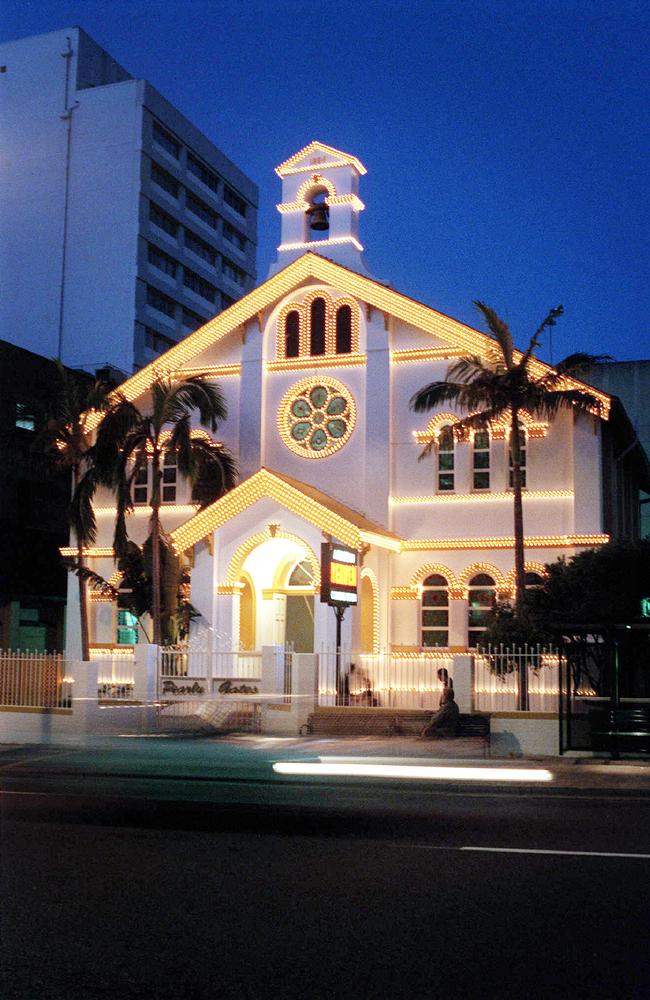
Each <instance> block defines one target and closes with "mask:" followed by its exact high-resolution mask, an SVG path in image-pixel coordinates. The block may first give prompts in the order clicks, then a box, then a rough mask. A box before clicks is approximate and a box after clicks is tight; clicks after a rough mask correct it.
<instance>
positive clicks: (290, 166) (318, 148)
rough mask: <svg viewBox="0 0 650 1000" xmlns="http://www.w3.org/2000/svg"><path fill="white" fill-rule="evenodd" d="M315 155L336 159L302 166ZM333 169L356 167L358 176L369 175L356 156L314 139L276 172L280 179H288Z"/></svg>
mask: <svg viewBox="0 0 650 1000" xmlns="http://www.w3.org/2000/svg"><path fill="white" fill-rule="evenodd" d="M315 153H327V154H328V155H329V156H332V157H333V158H334V159H333V161H332V162H329V163H328V162H325V163H304V164H302V165H299V164H300V161H301V160H304V159H305V157H307V156H313V155H314V154H315ZM332 167H354V169H355V170H356V171H357V173H358V174H361V175H363V174H367V173H368V171H367V170H366V168H365V167H364V165H363V163H362V162H361V160H358V159H357V158H356V156H351V155H350V153H344V152H343V151H342V150H341V149H336V148H335V147H334V146H328V145H326V143H324V142H318V140H317V139H314V140H313V141H312V142H310V143H308V144H307V145H306V146H304V147H303V148H302V149H300V150H298V152H297V153H294V154H293V156H290V157H289V159H288V160H284V162H283V163H280V164H279V165H278V166H277V167H276V168H275V172H276V174H277V175H278V177H286V176H288V175H289V174H301V173H304V172H305V171H307V170H308V171H310V172H315V171H317V170H327V169H328V168H329V169H331V168H332Z"/></svg>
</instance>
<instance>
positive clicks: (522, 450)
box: [508, 424, 526, 490]
mask: <svg viewBox="0 0 650 1000" xmlns="http://www.w3.org/2000/svg"><path fill="white" fill-rule="evenodd" d="M508 463H509V466H510V489H512V487H513V486H514V479H513V472H512V432H511V434H510V447H509V448H508ZM519 467H520V469H521V488H522V490H523V489H525V487H526V429H525V428H524V427H522V426H521V424H520V425H519Z"/></svg>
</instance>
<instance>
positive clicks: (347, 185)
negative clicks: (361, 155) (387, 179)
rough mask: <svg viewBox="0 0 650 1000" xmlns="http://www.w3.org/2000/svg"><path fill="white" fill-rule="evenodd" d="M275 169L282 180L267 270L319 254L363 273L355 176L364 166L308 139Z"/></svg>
mask: <svg viewBox="0 0 650 1000" xmlns="http://www.w3.org/2000/svg"><path fill="white" fill-rule="evenodd" d="M275 172H276V174H277V175H278V177H280V178H281V180H282V202H281V203H280V204H279V205H278V206H277V209H278V212H279V213H280V217H281V220H282V230H281V240H280V246H279V247H278V259H277V261H276V262H275V264H273V265H272V266H271V272H270V273H271V274H275V273H276V272H277V271H280V270H281V269H282V268H283V267H286V266H287V264H289V263H291V261H292V260H295V259H296V258H297V257H301V256H302V254H304V253H307V252H308V251H311V252H312V253H320V254H322V255H323V256H324V257H329V258H330V260H333V261H335V262H336V263H337V264H343V265H344V266H345V267H349V268H350V269H351V270H353V271H359V272H360V273H361V274H369V272H368V268H367V267H366V264H365V261H364V259H363V247H362V245H361V243H360V241H359V213H360V212H362V211H363V209H364V207H365V206H364V204H363V202H362V201H361V199H360V198H359V178H360V177H361V176H362V175H363V174H365V173H366V168H365V167H364V165H363V163H361V162H360V161H359V160H357V158H356V157H355V156H350V154H349V153H343V152H341V150H340V149H334V148H333V147H332V146H326V145H325V144H324V143H322V142H310V143H309V145H308V146H305V148H304V149H301V150H300V151H299V152H298V153H295V154H294V156H292V157H290V158H289V159H288V160H285V162H284V163H281V164H280V166H279V167H276V168H275Z"/></svg>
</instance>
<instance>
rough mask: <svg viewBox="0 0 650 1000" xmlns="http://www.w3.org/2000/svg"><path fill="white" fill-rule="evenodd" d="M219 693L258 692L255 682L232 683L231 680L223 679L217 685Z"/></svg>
mask: <svg viewBox="0 0 650 1000" xmlns="http://www.w3.org/2000/svg"><path fill="white" fill-rule="evenodd" d="M219 694H259V688H258V687H257V685H256V684H233V683H232V681H223V682H222V683H221V684H220V685H219Z"/></svg>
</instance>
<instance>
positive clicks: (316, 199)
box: [306, 188, 330, 233]
mask: <svg viewBox="0 0 650 1000" xmlns="http://www.w3.org/2000/svg"><path fill="white" fill-rule="evenodd" d="M326 197H327V190H326V188H322V189H320V190H316V191H314V192H313V194H312V196H311V198H310V201H309V208H308V209H307V212H306V214H307V225H308V227H309V229H311V230H313V231H314V232H317V233H326V232H329V228H330V210H329V206H328V205H327V204H326V201H325V199H326Z"/></svg>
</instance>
